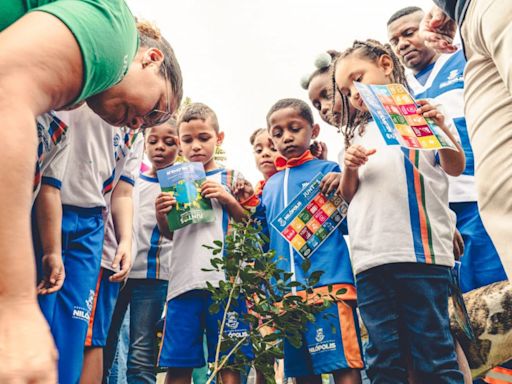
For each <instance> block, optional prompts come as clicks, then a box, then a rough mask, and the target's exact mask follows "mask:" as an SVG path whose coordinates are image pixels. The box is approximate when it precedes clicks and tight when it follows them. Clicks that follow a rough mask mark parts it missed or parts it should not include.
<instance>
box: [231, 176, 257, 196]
mask: <svg viewBox="0 0 512 384" xmlns="http://www.w3.org/2000/svg"><path fill="white" fill-rule="evenodd" d="M232 192H233V196H235V199H236V200H237V201H238V202H241V201H246V200H247V199H248V198H250V197H251V196H253V195H254V188H253V187H252V184H251V183H249V181H247V180H245V179H243V178H241V177H240V178H238V179H237V181H236V183H235V187H234V188H233V191H232Z"/></svg>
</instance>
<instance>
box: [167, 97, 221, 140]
mask: <svg viewBox="0 0 512 384" xmlns="http://www.w3.org/2000/svg"><path fill="white" fill-rule="evenodd" d="M192 120H202V121H206V120H209V121H210V123H211V124H212V127H213V129H214V130H215V132H217V133H219V121H218V120H217V115H216V114H215V112H214V111H213V109H211V108H210V107H209V106H207V105H206V104H203V103H190V104H189V105H187V106H185V107H184V108H183V110H182V111H180V115H179V116H178V123H177V125H178V131H179V127H180V125H181V123H188V122H189V121H192Z"/></svg>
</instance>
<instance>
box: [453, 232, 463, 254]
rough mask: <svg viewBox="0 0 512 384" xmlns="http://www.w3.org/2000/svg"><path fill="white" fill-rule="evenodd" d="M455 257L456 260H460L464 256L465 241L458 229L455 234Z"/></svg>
mask: <svg viewBox="0 0 512 384" xmlns="http://www.w3.org/2000/svg"><path fill="white" fill-rule="evenodd" d="M453 256H454V258H455V260H460V258H461V257H462V256H464V239H463V238H462V235H461V234H460V232H459V230H458V229H457V228H455V232H454V234H453Z"/></svg>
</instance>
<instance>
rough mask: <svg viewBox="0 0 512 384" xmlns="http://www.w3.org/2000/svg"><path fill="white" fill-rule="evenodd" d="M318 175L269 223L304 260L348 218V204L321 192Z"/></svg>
mask: <svg viewBox="0 0 512 384" xmlns="http://www.w3.org/2000/svg"><path fill="white" fill-rule="evenodd" d="M323 177H324V175H323V174H322V173H318V174H317V175H316V176H315V177H314V178H313V180H312V181H311V182H310V183H309V184H308V185H307V186H306V187H305V188H304V189H302V191H300V192H299V193H298V194H297V196H295V198H294V199H293V200H292V202H291V203H290V204H288V206H287V207H286V208H285V209H283V211H282V212H281V213H280V214H279V215H278V216H277V217H276V219H275V220H274V221H272V226H273V227H274V228H275V229H276V230H277V231H278V232H279V233H280V234H281V236H283V237H284V238H285V239H286V240H287V241H288V242H289V243H290V244H291V245H292V247H293V248H294V249H295V250H296V251H297V252H298V253H299V254H300V255H301V256H302V257H304V258H309V257H310V256H311V255H312V254H313V253H314V252H315V251H316V250H317V249H318V247H320V245H321V244H322V243H323V242H324V240H325V239H327V238H328V237H329V235H330V234H331V233H332V232H334V231H335V230H336V228H337V227H338V226H339V225H340V223H341V222H342V221H343V219H344V218H345V216H346V215H347V209H348V204H347V203H346V202H345V201H344V200H343V199H342V198H341V197H339V196H337V195H334V194H333V195H332V196H329V197H327V196H325V195H324V194H323V193H322V192H321V191H320V182H321V181H322V179H323Z"/></svg>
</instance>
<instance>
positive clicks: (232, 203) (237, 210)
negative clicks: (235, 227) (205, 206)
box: [225, 195, 249, 222]
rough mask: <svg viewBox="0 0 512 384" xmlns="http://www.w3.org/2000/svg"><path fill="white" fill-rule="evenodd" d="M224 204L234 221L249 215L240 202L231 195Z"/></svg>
mask: <svg viewBox="0 0 512 384" xmlns="http://www.w3.org/2000/svg"><path fill="white" fill-rule="evenodd" d="M225 206H226V209H227V210H228V213H229V216H230V217H232V218H233V220H235V221H236V222H240V221H242V220H243V219H245V218H247V217H248V216H249V215H248V213H247V210H245V208H244V207H242V205H240V203H239V202H238V201H237V200H236V199H235V198H234V197H233V196H231V195H230V198H229V199H228V201H227V202H226V203H225Z"/></svg>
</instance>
